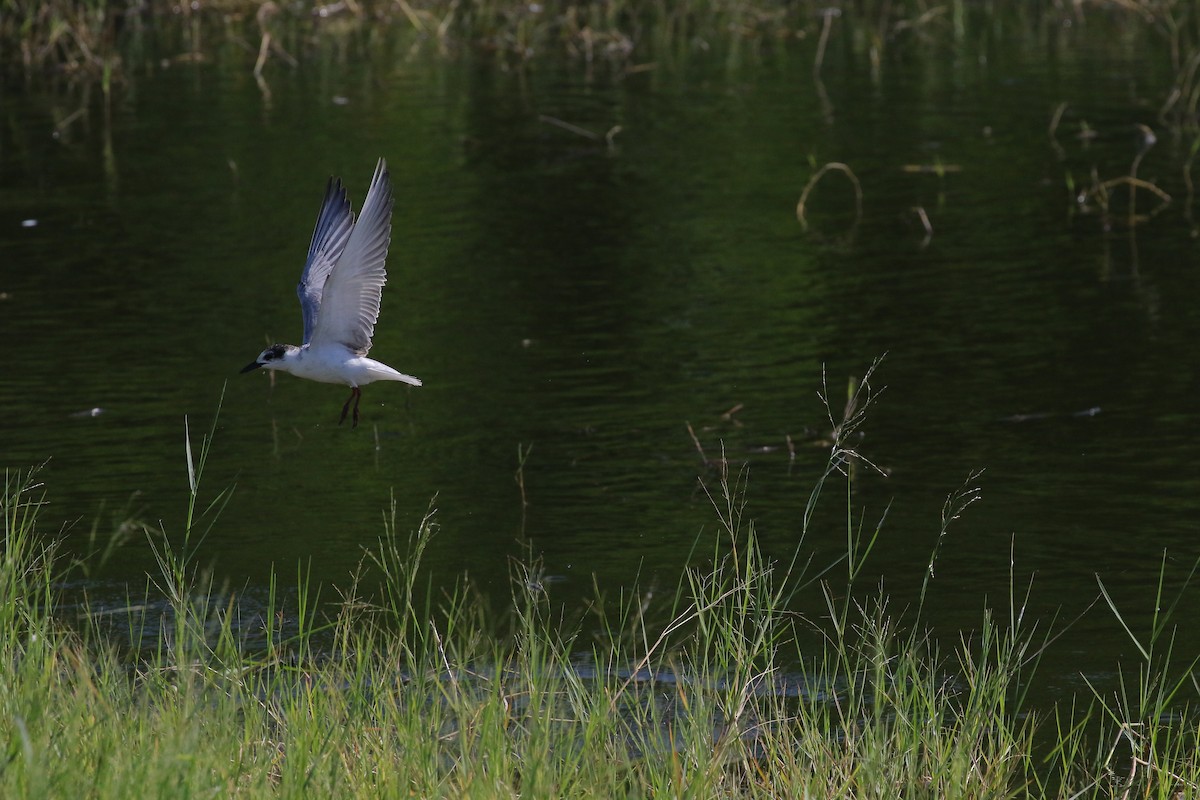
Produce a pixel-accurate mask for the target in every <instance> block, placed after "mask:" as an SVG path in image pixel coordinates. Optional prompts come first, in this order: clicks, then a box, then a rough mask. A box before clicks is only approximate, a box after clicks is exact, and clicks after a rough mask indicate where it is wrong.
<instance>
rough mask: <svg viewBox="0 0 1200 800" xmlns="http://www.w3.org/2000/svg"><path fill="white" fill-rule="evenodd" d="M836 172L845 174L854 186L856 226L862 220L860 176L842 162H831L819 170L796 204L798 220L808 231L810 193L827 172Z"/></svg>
mask: <svg viewBox="0 0 1200 800" xmlns="http://www.w3.org/2000/svg"><path fill="white" fill-rule="evenodd" d="M830 170H836V171H838V172H841V173H842V174H844V175H845V176H846V177H847V178H848V179H849V180H850V183H852V184H854V224H855V225H857V224H858V223H859V221H860V220H862V184H860V183H859V182H858V176H857V175H855V174H854V170H852V169H850V167H848V166H847V165H845V164H843V163H841V162H840V161H831V162H829V163H828V164H826V165H824V166H823V167H821V168H820V169H819V170H817V171H816V172H815V173H814V174H813V176H812V177H811V178H809V179H808V183H806V184H804V190H803V191H802V192H800V200H799V201H797V203H796V220H797V221H799V223H800V225H801V226H803V228H804V229H805V230H808V220H807V219H806V218H805V208H806V206H807V203H808V195H809V192H811V191H812V190H813V187H814V186H816V185H817V181H819V180H821V178H822V177H824V175H825V173H826V172H829V171H830Z"/></svg>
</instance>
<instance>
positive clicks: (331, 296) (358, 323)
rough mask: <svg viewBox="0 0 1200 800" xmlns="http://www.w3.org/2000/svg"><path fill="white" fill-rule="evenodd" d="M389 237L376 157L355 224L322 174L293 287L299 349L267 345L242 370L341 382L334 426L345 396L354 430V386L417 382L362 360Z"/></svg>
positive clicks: (387, 205)
mask: <svg viewBox="0 0 1200 800" xmlns="http://www.w3.org/2000/svg"><path fill="white" fill-rule="evenodd" d="M391 238H392V187H391V184H390V182H389V181H388V171H387V164H386V163H385V162H384V160H383V159H382V158H381V159H379V164H378V165H377V166H376V167H375V177H373V178H372V179H371V188H370V189H368V190H367V199H366V200H365V201H363V207H362V213H361V214H360V215H359V218H358V222H357V223H356V222H355V221H354V213H353V212H352V211H351V210H350V201H349V200H348V199H347V198H346V190H345V188H343V186H342V182H341V181H340V180H338V179H337V178H330V179H329V185H328V187H327V188H326V189H325V199H324V201H322V203H321V213H320V214H319V215H317V227H316V229H315V230H314V231H313V236H312V243H311V244H309V246H308V261H307V262H305V264H304V272H302V273H301V274H300V284H299V285H298V286H297V287H296V294H297V295H299V296H300V310H301V312H303V314H304V343H303V344H302V345H300V346H299V347H296V346H295V345H293V344H273V345H271V346H270V347H268V348H267V349H266V350H263V351H262V352H261V353H259V354H258V358H256V359H255V360H254V361H253V362H251V363H250V364H247V365H246V366H245V367H244V368H243V369H242V372H249V371H251V370H253V369H258V368H259V367H263V368H265V369H277V370H282V371H283V372H290V373H291V374H293V375H295V376H296V377H298V378H308V379H309V380H312V381H321V382H322V383H344V384H346V385H347V386H349V387H350V398H349V399H348V400H346V404H345V405H344V406H342V416H341V418H340V419H338V424H339V425H340V424H342V423H343V422H345V421H346V413H347V412H348V411H349V410H350V402H351V401H353V402H354V427H358V404H359V401H360V400H361V399H362V389H361V388H360V387H362V386H364V385H366V384H368V383H371V382H373V381H401V382H403V383H407V384H411V385H412V386H420V385H421V381H420V379H418V378H414V377H413V376H412V375H405V374H404V373H402V372H397V371H396V370H394V369H392V368H391V367H389V366H388V365H387V364H384V363H382V362H379V361H376V360H375V359H373V358H367V352H368V351H369V350H370V349H371V337H372V335H373V334H374V333H375V321H376V320H377V319H379V300H380V295H381V294H382V293H383V284H384V282H385V281H386V280H387V268H386V267H385V265H384V262H385V261H386V259H387V251H388V244H389V242H390V241H391Z"/></svg>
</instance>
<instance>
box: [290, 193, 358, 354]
mask: <svg viewBox="0 0 1200 800" xmlns="http://www.w3.org/2000/svg"><path fill="white" fill-rule="evenodd" d="M353 229H354V214H353V212H351V210H350V201H349V200H348V199H347V198H346V189H345V188H344V187H343V186H342V182H341V181H339V180H338V179H337V178H330V179H329V185H328V186H327V187H325V199H324V200H322V201H321V213H319V214H318V215H317V227H316V228H314V229H313V235H312V242H310V243H309V245H308V260H307V261H305V262H304V271H303V272H302V273H300V283H299V284H297V285H296V294H297V296H299V298H300V312H301V313H302V314H303V315H304V341H303V342H301V344H308V342H309V339H311V338H312V335H313V329H314V328H315V327H316V324H317V316H318V315H319V312H320V311H321V296H322V293H323V292H324V290H325V282H326V281H327V280H328V279H329V273H330V272H331V271H332V270H333V266H334V264H336V263H337V261H338V259H339V258H341V257H342V252H343V251H344V250H345V249H346V243H347V242H348V241H349V240H350V232H351V231H352V230H353Z"/></svg>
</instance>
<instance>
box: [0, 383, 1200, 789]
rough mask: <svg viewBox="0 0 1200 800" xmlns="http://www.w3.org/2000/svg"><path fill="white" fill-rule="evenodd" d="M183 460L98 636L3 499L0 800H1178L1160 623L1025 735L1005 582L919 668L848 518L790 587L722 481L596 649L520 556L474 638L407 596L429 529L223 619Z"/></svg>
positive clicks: (960, 499)
mask: <svg viewBox="0 0 1200 800" xmlns="http://www.w3.org/2000/svg"><path fill="white" fill-rule="evenodd" d="M860 391H869V384H868V385H866V386H865V388H864V389H862V390H860ZM862 408H865V403H863V404H861V408H860V404H856V403H854V402H851V403H850V404H849V405H848V409H849V411H848V413H849V414H850V415H851V417H850V419H848V420H843V422H842V424H841V425H839V426H837V428H836V430H835V435H834V442H833V445H832V448H831V451H830V458H829V463H828V470H827V473H826V477H825V479H823V480H822V481H821V482H820V483H819V484H818V486H817V487H816V489H815V491H814V492H813V496H812V500H811V502H812V503H816V502H817V501H818V499H819V497H820V495H821V494H822V491H825V492H826V493H827V494H828V493H833V492H836V490H837V488H844V489H846V492H847V493H846V497H847V498H849V497H850V496H851V495H850V492H849V489H850V485H851V483H852V481H853V480H854V473H855V470H856V469H860V468H865V467H864V466H862V465H860V466H855V455H854V453H853V452H852V451H850V450H847V449H843V445H842V444H841V443H842V442H844V441H850V440H851V439H852V435H853V432H854V429H855V427H856V426H857V425H858V424H859V423H860V422H861V411H862ZM211 444H212V440H211V435H210V436H209V437H205V438H204V439H203V441H202V442H200V443H198V446H197V447H196V448H195V450H194V451H193V449H192V448H191V447H190V446H189V448H188V452H187V469H188V477H189V480H190V486H191V501H190V505H189V509H188V514H187V522H186V523H185V525H184V528H183V529H182V530H179V531H165V532H164V531H155V532H151V533H150V535H149V544H148V546H151V547H153V548H154V549H155V553H156V554H157V556H158V562H159V567H160V569H159V573H158V574H157V575H155V576H153V586H152V588H151V589H150V591H149V596H148V597H147V598H144V601H145V603H144V605H145V606H154V604H155V603H157V602H158V601H159V600H161V601H163V604H162V605H161V607H162V608H163V609H164V610H163V612H162V613H161V614H160V615H158V616H157V617H156V618H152V619H149V620H147V621H146V622H145V623H144V625H145V626H146V627H145V628H141V627H137V628H134V629H131V630H130V631H129V632H128V633H129V635H128V636H117V637H114V636H113V635H112V634H111V631H112V627H111V625H108V626H104V625H101V624H100V622H99V621H98V620H97V619H96V617H95V616H89V615H84V616H83V617H82V619H75V618H71V619H67V618H66V615H65V614H64V612H63V609H64V604H63V602H62V595H61V593H60V588H59V587H61V586H62V585H63V582H64V579H65V578H66V577H68V573H69V572H70V571H72V570H78V569H80V567H81V566H82V565H79V564H75V565H72V564H70V563H68V562H67V561H65V560H64V559H63V558H62V557H61V554H60V553H59V552H58V551H57V549H56V547H55V544H54V541H53V540H52V538H50V537H47V536H45V535H44V534H43V533H42V531H41V522H40V519H39V518H40V516H41V514H42V513H43V511H42V508H43V506H42V504H43V500H44V494H43V493H44V491H52V489H49V490H47V489H44V488H43V487H41V486H40V485H39V484H38V482H37V472H36V470H31V471H28V472H20V473H11V472H10V473H8V474H6V476H5V486H4V494H3V519H4V523H3V524H4V529H3V530H4V537H5V541H4V551H3V561H2V562H0V600H2V602H0V658H2V659H3V664H4V665H5V668H4V671H3V673H2V675H3V677H2V678H0V741H3V746H4V757H3V761H2V762H0V764H2V766H0V796H5V797H79V796H87V797H96V798H104V797H121V798H124V797H129V796H131V793H132V794H136V796H141V797H154V796H159V797H172V798H176V797H202V796H203V797H213V796H217V797H225V796H237V797H258V796H269V797H378V796H411V797H455V798H459V797H489V798H490V797H517V796H522V797H555V798H557V797H614V796H621V797H649V796H655V797H663V796H670V797H739V798H741V797H747V798H750V797H771V798H775V797H802V796H809V797H839V798H840V797H929V798H942V797H1009V796H1014V797H1114V798H1116V797H1120V798H1132V797H1163V798H1166V797H1179V796H1195V795H1196V793H1197V792H1200V788H1198V787H1200V755H1198V753H1197V748H1196V741H1195V739H1196V730H1197V729H1196V727H1195V724H1194V722H1193V721H1192V718H1191V716H1190V715H1189V714H1188V713H1187V712H1186V711H1181V707H1182V704H1183V698H1184V696H1185V695H1186V694H1189V693H1191V692H1192V691H1194V690H1195V688H1196V687H1195V683H1194V679H1193V677H1192V667H1193V666H1194V662H1192V663H1190V664H1183V665H1178V664H1175V663H1173V661H1172V659H1173V658H1176V657H1177V654H1172V653H1171V652H1170V647H1169V644H1170V636H1169V631H1170V625H1171V619H1170V607H1171V604H1170V599H1169V598H1162V597H1160V598H1158V599H1159V601H1160V602H1159V604H1158V605H1159V607H1161V608H1163V609H1164V610H1163V611H1162V612H1161V613H1160V614H1159V615H1157V616H1156V617H1155V622H1154V626H1153V630H1152V631H1150V632H1149V633H1148V634H1145V635H1143V634H1141V633H1139V632H1136V631H1130V635H1131V636H1134V637H1135V640H1136V641H1137V642H1138V646H1139V648H1140V650H1141V652H1142V655H1143V661H1142V663H1141V665H1140V667H1139V669H1138V670H1137V671H1136V674H1134V673H1129V674H1127V676H1126V680H1125V682H1124V684H1123V686H1124V691H1123V692H1122V694H1121V697H1120V698H1119V699H1118V700H1116V701H1112V700H1109V699H1108V698H1099V697H1097V696H1084V697H1081V698H1079V699H1078V702H1077V703H1076V704H1075V705H1072V706H1070V707H1064V708H1059V709H1057V710H1043V711H1042V712H1040V713H1035V712H1034V710H1033V709H1031V708H1030V707H1029V706H1028V704H1027V703H1026V700H1025V692H1026V687H1027V686H1028V685H1029V682H1030V681H1031V680H1032V679H1033V678H1034V676H1035V670H1036V666H1037V662H1038V659H1039V655H1040V652H1041V649H1040V648H1042V647H1043V646H1052V645H1047V638H1046V632H1045V631H1043V632H1042V638H1035V636H1034V635H1033V633H1032V630H1027V629H1026V627H1025V626H1027V625H1029V626H1031V627H1032V621H1029V620H1023V616H1024V612H1023V607H1022V602H1021V598H1020V592H1019V591H1018V590H1017V589H1016V588H1015V583H1014V589H1013V592H1012V596H1011V597H1010V598H1009V604H1008V606H1007V607H1005V608H1003V609H1000V610H999V611H998V612H997V614H995V615H993V614H992V613H990V612H989V613H986V614H984V616H983V617H982V618H981V619H980V621H979V626H978V631H977V636H976V637H974V638H972V639H971V640H970V641H964V642H962V643H960V644H959V645H957V646H955V647H952V648H950V649H942V648H941V647H939V645H938V644H936V643H935V641H934V639H933V638H932V637H931V636H930V635H928V634H927V633H926V632H925V631H924V628H923V627H922V624H921V622H920V619H919V617H920V609H919V608H918V609H917V615H916V616H917V622H916V623H915V624H908V625H906V624H901V623H900V622H898V619H899V616H900V615H898V614H895V613H893V610H892V609H890V608H889V605H888V601H887V597H886V594H885V593H884V591H883V590H882V589H880V588H878V587H875V588H871V589H868V588H866V587H861V586H858V585H857V583H856V581H857V578H858V576H859V575H860V574H862V567H863V565H864V563H866V560H867V559H869V557H870V553H871V549H872V546H873V543H874V541H875V537H876V536H877V535H878V533H879V532H878V530H874V531H872V530H869V529H867V530H864V529H862V528H860V527H859V526H858V525H857V524H855V523H851V524H850V526H849V528H848V530H847V537H846V541H847V547H846V553H845V555H844V557H843V558H842V559H841V560H840V561H839V562H837V563H835V564H832V565H809V566H802V565H806V564H807V563H808V558H807V556H806V555H805V551H804V546H803V543H801V545H800V547H799V548H798V550H797V552H796V553H795V555H794V557H792V558H791V559H787V560H784V561H774V560H769V559H767V558H765V557H764V555H763V553H762V551H761V550H760V548H759V546H758V543H757V538H756V535H755V531H754V527H753V525H752V523H750V522H749V520H748V518H747V515H746V510H745V507H744V503H743V493H742V491H741V489H742V488H744V487H742V486H741V485H740V484H739V476H737V475H730V474H728V473H722V474H719V475H717V476H715V477H714V478H713V480H712V481H711V486H710V487H709V489H710V496H711V498H712V500H713V507H714V514H715V517H716V519H717V520H718V521H719V525H718V526H717V533H716V534H715V535H714V536H713V537H712V539H711V540H710V541H701V542H699V543H698V545H697V550H696V552H694V553H693V554H691V557H690V558H689V560H688V565H687V568H686V570H684V572H683V577H682V579H681V580H680V583H679V585H678V587H677V590H676V591H675V593H674V594H673V595H672V596H670V597H668V598H667V599H665V600H654V599H652V598H651V597H650V595H649V594H644V593H641V592H639V591H637V590H636V589H635V588H631V589H630V591H629V592H628V593H627V594H623V595H621V596H619V597H607V598H605V597H599V598H597V599H596V601H595V603H593V604H592V608H591V609H588V610H587V613H592V614H595V615H597V616H598V617H599V619H600V620H601V624H600V625H599V626H598V628H597V629H598V630H599V631H600V633H599V634H598V635H594V636H588V637H586V638H585V637H584V636H582V635H581V633H580V631H581V630H582V627H581V626H580V625H579V623H578V620H579V619H580V616H581V615H582V614H583V613H584V611H585V610H584V609H563V608H559V607H556V606H554V605H553V604H551V602H550V601H549V600H548V598H547V595H546V593H545V592H544V590H543V587H542V585H541V583H540V581H539V575H540V570H539V565H538V564H537V562H536V559H532V558H531V559H528V560H526V561H524V562H521V563H518V564H516V565H515V566H514V568H513V580H512V602H511V605H510V607H509V608H508V609H506V610H504V611H503V612H502V613H500V614H498V615H495V616H493V615H492V614H490V613H489V612H488V611H486V610H485V608H484V606H483V605H482V604H480V603H479V602H476V600H475V599H473V596H472V594H471V592H470V591H469V590H468V589H467V588H465V587H464V586H461V585H460V586H454V587H443V586H431V585H429V584H428V582H427V581H426V580H425V579H424V578H423V577H422V572H421V556H422V553H423V551H424V548H425V546H426V545H427V544H428V542H429V541H430V539H431V538H432V537H434V536H436V535H437V533H436V532H437V527H438V524H437V520H436V514H434V513H433V512H432V511H431V512H430V513H429V514H428V515H427V516H426V517H425V519H424V521H423V522H422V524H421V525H420V526H419V528H418V529H417V530H415V531H412V532H411V533H410V534H403V533H401V532H399V531H397V530H396V528H395V525H394V524H389V525H387V526H386V528H385V530H383V531H382V532H381V536H380V538H379V540H378V542H377V543H376V545H375V546H374V547H373V549H371V550H370V552H369V554H368V557H367V560H366V565H367V566H368V567H369V568H370V569H371V570H372V571H373V572H374V573H376V574H377V575H380V576H382V578H383V591H382V593H381V594H379V595H378V596H375V597H371V598H366V597H362V596H360V593H359V592H358V591H357V590H356V588H355V584H354V582H353V580H349V581H348V583H349V585H348V586H347V587H343V589H342V592H343V598H344V599H343V602H342V603H341V604H340V606H339V607H338V610H337V611H336V613H334V614H332V616H331V617H329V618H327V617H325V616H319V615H318V614H317V613H316V604H315V603H314V602H313V601H312V600H311V598H310V597H309V595H308V591H307V589H306V588H305V585H304V581H301V587H302V588H301V590H300V592H299V596H298V597H297V598H296V599H295V601H294V602H289V603H287V604H284V603H283V602H282V601H281V600H279V599H278V596H277V594H276V593H274V592H273V593H272V596H271V597H272V599H271V601H269V603H268V607H267V609H266V610H265V613H262V614H259V615H256V616H255V618H254V619H242V618H239V614H238V609H239V608H240V606H239V603H238V601H237V598H236V597H233V596H231V595H229V594H228V593H225V592H221V591H218V590H216V588H215V587H214V586H213V585H212V583H211V581H209V580H208V579H206V578H205V577H204V575H203V573H202V572H201V571H200V570H198V568H197V564H198V563H199V561H200V559H201V558H202V555H203V534H204V532H205V531H206V530H207V529H208V526H209V525H211V524H214V523H215V524H220V522H219V520H217V519H216V517H215V514H216V512H217V511H219V509H220V507H221V505H222V501H223V499H224V495H223V494H221V493H217V494H215V495H209V494H208V493H206V491H205V489H204V486H203V483H202V476H203V468H204V460H205V457H206V455H207V453H208V448H209V447H210V446H211ZM976 496H977V493H976V490H975V489H974V487H973V484H972V483H967V484H965V485H964V487H963V488H962V489H961V490H959V491H957V492H955V493H953V494H952V495H951V496H950V498H949V499H948V500H947V503H946V506H945V509H944V511H943V514H942V519H941V529H942V533H943V534H945V533H946V532H947V531H949V529H950V526H951V525H952V524H953V525H960V524H966V523H963V522H959V521H957V520H958V518H959V516H960V515H961V513H962V512H963V511H964V510H965V509H966V508H967V506H969V505H970V504H971V502H973V500H974V499H975V498H976ZM846 502H847V503H849V502H850V501H849V499H847V500H846ZM848 511H852V509H848ZM854 516H855V515H854V514H853V513H849V514H848V515H847V518H848V519H852V518H854ZM392 518H393V519H394V518H395V515H394V514H393V517H392ZM810 518H811V517H810ZM934 558H936V553H935V554H933V556H931V565H932V561H933V559H934ZM928 580H929V578H926V581H928ZM813 581H816V582H817V583H819V585H820V586H821V588H822V591H821V596H823V597H824V602H823V603H822V604H821V605H820V607H817V608H807V609H800V610H801V611H803V612H804V613H803V615H799V614H797V609H796V608H795V603H794V600H795V594H796V592H797V590H798V589H799V588H801V587H802V586H804V585H806V584H811V583H812V582H813ZM133 604H134V603H131V605H133ZM908 611H909V612H910V613H908V614H906V615H905V617H906V618H908V619H911V618H912V616H913V615H912V613H911V611H912V609H909V610H908ZM1113 611H1114V612H1116V609H1115V608H1114V609H1113ZM133 618H134V617H133V616H130V619H133ZM251 628H255V630H250V629H251ZM814 632H816V633H817V634H818V636H817V637H814V636H813V633H814ZM251 640H252V641H254V642H255V643H256V644H254V645H248V644H247V642H248V641H251ZM814 641H817V642H819V644H816V645H814V644H812V642H814ZM801 642H807V643H809V644H807V645H806V646H803V647H802V646H801Z"/></svg>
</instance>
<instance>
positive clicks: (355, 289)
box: [311, 158, 392, 355]
mask: <svg viewBox="0 0 1200 800" xmlns="http://www.w3.org/2000/svg"><path fill="white" fill-rule="evenodd" d="M391 238H392V187H391V183H390V181H389V180H388V171H387V164H386V163H385V162H384V160H383V159H382V158H381V159H379V164H378V166H376V167H375V177H374V178H372V179H371V188H370V190H368V191H367V199H366V200H365V201H364V202H363V207H362V211H361V212H360V213H359V215H358V221H357V222H356V223H355V224H354V229H353V231H351V233H350V240H349V241H348V242H347V243H346V246H345V249H344V250H342V253H341V257H340V258H338V260H337V264H335V265H334V268H333V271H332V272H330V274H329V279H328V280H327V281H325V289H324V292H323V293H322V297H321V310H320V313H319V314H318V315H317V321H316V325H315V326H314V328H313V333H312V340H311V344H312V345H313V346H316V345H320V344H333V343H340V344H344V345H346V346H347V347H349V348H350V349H352V350H355V351H357V352H359V353H360V354H363V355H365V354H366V352H367V351H368V350H370V349H371V337H372V336H373V335H374V333H375V321H376V320H377V319H378V318H379V298H380V295H381V294H382V292H383V284H384V282H385V281H386V280H387V271H386V267H385V264H384V262H385V261H386V260H387V252H388V244H389V243H390V242H391Z"/></svg>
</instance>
